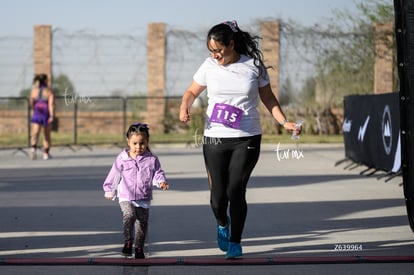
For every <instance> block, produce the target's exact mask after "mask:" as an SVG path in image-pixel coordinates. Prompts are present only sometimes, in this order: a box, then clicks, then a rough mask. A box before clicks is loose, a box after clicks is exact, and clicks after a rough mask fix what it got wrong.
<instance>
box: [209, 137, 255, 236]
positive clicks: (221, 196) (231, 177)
mask: <svg viewBox="0 0 414 275" xmlns="http://www.w3.org/2000/svg"><path fill="white" fill-rule="evenodd" d="M260 143H261V135H257V136H252V137H242V138H209V137H204V140H203V154H204V161H205V165H206V169H207V174H208V178H209V183H210V205H211V208H212V210H213V213H214V216H215V217H216V220H217V223H218V224H219V225H222V226H224V225H226V224H227V207H228V205H229V203H230V219H231V227H230V229H231V237H230V241H231V242H235V243H240V241H241V236H242V233H243V228H244V223H245V221H246V216H247V203H246V186H247V182H248V181H249V178H250V174H251V172H252V171H253V168H254V167H255V166H256V163H257V161H258V159H259V155H260Z"/></svg>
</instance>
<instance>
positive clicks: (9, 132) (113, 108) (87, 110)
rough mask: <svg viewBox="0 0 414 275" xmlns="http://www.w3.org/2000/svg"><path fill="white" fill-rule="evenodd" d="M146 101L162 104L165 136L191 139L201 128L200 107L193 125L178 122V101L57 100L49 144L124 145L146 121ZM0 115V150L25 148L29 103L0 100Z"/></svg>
mask: <svg viewBox="0 0 414 275" xmlns="http://www.w3.org/2000/svg"><path fill="white" fill-rule="evenodd" d="M148 100H160V101H161V100H162V101H163V102H165V108H166V109H165V116H164V118H161V119H160V121H161V122H160V123H163V126H164V129H165V134H169V133H176V134H177V133H181V134H182V133H184V134H185V133H187V132H188V133H189V135H191V134H190V132H191V129H193V128H194V127H196V128H202V127H203V120H204V119H203V118H202V116H203V115H202V114H203V110H204V109H203V108H204V107H203V106H204V104H200V106H199V108H196V109H195V118H194V119H193V120H194V121H193V122H192V123H193V124H190V125H184V124H181V123H180V122H179V121H178V112H179V106H180V103H181V97H165V98H164V97H162V98H156V97H113V96H112V97H103V96H100V97H77V96H74V97H62V96H58V97H56V98H55V102H56V118H57V130H56V131H55V132H53V133H52V144H53V146H68V147H72V146H76V145H80V146H90V145H97V144H113V145H118V144H124V143H125V135H124V134H125V131H126V129H127V128H128V126H129V125H130V124H132V123H134V122H137V121H144V122H145V121H146V120H147V119H148V113H147V101H148ZM0 115H1V120H0V149H5V148H16V149H19V148H26V147H29V146H30V119H31V109H30V106H29V100H28V99H27V98H25V97H1V98H0ZM194 123H195V124H196V125H194ZM150 127H151V125H150Z"/></svg>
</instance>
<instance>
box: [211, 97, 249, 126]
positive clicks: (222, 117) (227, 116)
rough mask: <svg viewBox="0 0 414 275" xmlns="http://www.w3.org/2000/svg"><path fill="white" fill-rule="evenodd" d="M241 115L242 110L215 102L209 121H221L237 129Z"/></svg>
mask: <svg viewBox="0 0 414 275" xmlns="http://www.w3.org/2000/svg"><path fill="white" fill-rule="evenodd" d="M242 115H243V110H241V109H239V108H237V107H234V106H231V105H228V104H224V103H216V104H215V105H214V108H213V113H212V114H211V117H210V121H211V122H216V123H221V124H223V125H225V126H229V127H231V128H234V129H238V128H239V125H240V121H241V118H242Z"/></svg>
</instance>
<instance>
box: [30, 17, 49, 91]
mask: <svg viewBox="0 0 414 275" xmlns="http://www.w3.org/2000/svg"><path fill="white" fill-rule="evenodd" d="M33 63H34V64H33V65H34V73H35V74H46V75H47V77H48V81H49V83H48V84H49V87H52V26H50V25H36V26H34V35H33Z"/></svg>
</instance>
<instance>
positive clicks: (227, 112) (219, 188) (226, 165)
mask: <svg viewBox="0 0 414 275" xmlns="http://www.w3.org/2000/svg"><path fill="white" fill-rule="evenodd" d="M258 39H259V37H257V36H251V35H250V34H249V33H248V32H245V31H242V30H241V29H240V28H239V27H238V25H237V22H236V21H226V22H224V23H220V24H217V25H215V26H213V27H212V28H211V29H210V30H209V32H208V34H207V48H208V50H209V52H210V57H208V58H207V59H206V60H205V61H204V63H202V64H201V66H200V67H199V68H198V70H197V71H196V73H195V74H194V76H193V81H192V83H191V84H190V86H189V87H188V88H187V90H186V91H185V93H184V95H183V97H182V101H181V106H180V114H179V117H180V120H181V121H182V122H188V121H190V119H191V106H192V104H193V102H194V100H195V99H196V98H197V97H198V96H199V95H200V94H201V93H202V92H203V91H204V90H206V89H207V96H208V107H207V111H206V114H207V115H206V124H205V129H204V137H203V155H204V161H205V166H206V170H207V176H208V181H209V184H210V205H211V208H212V211H213V213H214V216H215V218H216V220H217V243H218V246H219V248H220V249H221V250H222V251H225V252H226V258H228V259H232V258H238V257H241V256H242V247H241V239H242V233H243V228H244V224H245V221H246V216H247V203H246V187H247V183H248V180H249V178H250V175H251V172H252V171H253V169H254V167H255V165H256V163H257V161H258V158H259V154H260V144H261V134H262V131H261V126H260V116H259V112H258V110H257V107H258V98H260V99H261V101H262V102H263V103H264V104H265V106H266V108H267V109H268V110H269V112H270V113H271V115H272V116H273V118H274V119H275V120H276V121H278V122H279V123H280V124H281V125H283V127H284V128H285V129H287V130H289V131H295V133H296V134H300V132H301V128H300V127H298V125H296V124H295V123H292V122H288V121H287V119H286V116H285V115H284V113H283V111H282V109H281V107H280V104H279V102H278V100H277V99H276V97H275V96H274V94H273V92H272V89H271V87H270V81H269V76H268V74H267V71H266V67H265V66H264V64H263V55H262V52H261V51H260V50H259V48H258ZM228 213H229V214H228Z"/></svg>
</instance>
